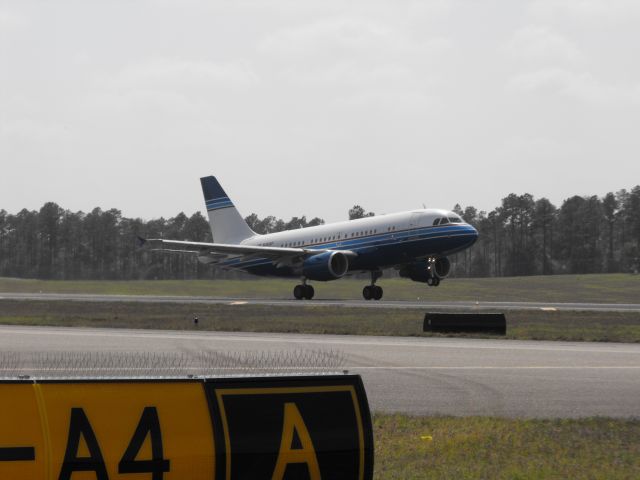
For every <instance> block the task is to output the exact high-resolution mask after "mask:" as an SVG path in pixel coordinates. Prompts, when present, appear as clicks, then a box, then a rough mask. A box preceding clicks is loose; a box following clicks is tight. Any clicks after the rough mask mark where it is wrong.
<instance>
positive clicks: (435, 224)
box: [433, 218, 440, 227]
mask: <svg viewBox="0 0 640 480" xmlns="http://www.w3.org/2000/svg"><path fill="white" fill-rule="evenodd" d="M437 225H440V219H439V218H436V219H435V220H434V221H433V226H434V227H435V226H437Z"/></svg>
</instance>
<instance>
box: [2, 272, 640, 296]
mask: <svg viewBox="0 0 640 480" xmlns="http://www.w3.org/2000/svg"><path fill="white" fill-rule="evenodd" d="M366 283H367V280H366V279H362V280H357V279H344V280H339V281H335V282H326V283H322V282H313V284H314V286H315V289H316V298H319V299H361V298H362V297H361V292H362V287H363V286H364V285H365V284H366ZM295 284H296V281H295V280H274V279H255V280H217V281H203V280H166V281H127V282H117V281H43V280H16V279H6V278H0V292H51V293H54V292H55V293H100V294H120V295H196V296H211V297H234V298H235V297H243V298H291V296H292V293H291V292H292V290H293V286H294V285H295ZM379 284H380V285H381V286H382V287H384V298H385V299H386V300H412V301H415V300H425V301H444V300H469V301H505V302H507V301H531V302H595V303H638V302H640V275H631V274H607V275H601V274H599V275H555V276H546V277H542V276H538V277H514V278H481V279H456V278H450V279H446V280H445V281H444V282H443V283H442V284H441V285H440V286H439V287H437V288H429V287H427V286H426V285H425V284H421V283H415V282H411V281H409V280H405V279H397V278H394V279H385V278H382V279H381V280H380V281H379Z"/></svg>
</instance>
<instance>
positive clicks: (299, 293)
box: [293, 280, 315, 300]
mask: <svg viewBox="0 0 640 480" xmlns="http://www.w3.org/2000/svg"><path fill="white" fill-rule="evenodd" d="M314 294H315V291H314V290H313V287H312V286H311V285H307V282H306V280H302V285H296V286H295V288H294V289H293V296H294V297H296V300H302V299H303V298H304V299H305V300H311V299H312V298H313V295H314Z"/></svg>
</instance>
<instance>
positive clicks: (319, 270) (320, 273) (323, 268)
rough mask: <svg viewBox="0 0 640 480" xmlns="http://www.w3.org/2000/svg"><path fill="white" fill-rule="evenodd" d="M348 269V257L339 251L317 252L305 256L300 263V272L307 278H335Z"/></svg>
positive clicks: (342, 274) (325, 279)
mask: <svg viewBox="0 0 640 480" xmlns="http://www.w3.org/2000/svg"><path fill="white" fill-rule="evenodd" d="M348 270H349V259H348V258H347V256H346V255H345V254H344V253H341V252H324V253H319V254H318V255H314V256H312V257H309V258H307V259H306V260H305V261H304V262H303V264H302V274H303V275H304V276H305V277H306V278H308V279H309V280H318V281H327V280H337V279H338V278H340V277H343V276H344V275H345V274H346V273H347V271H348Z"/></svg>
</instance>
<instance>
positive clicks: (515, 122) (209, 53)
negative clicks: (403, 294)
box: [0, 0, 640, 221]
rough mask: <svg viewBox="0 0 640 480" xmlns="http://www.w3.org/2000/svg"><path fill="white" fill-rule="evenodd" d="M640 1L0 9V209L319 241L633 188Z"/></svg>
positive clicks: (177, 3)
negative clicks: (51, 207) (215, 216)
mask: <svg viewBox="0 0 640 480" xmlns="http://www.w3.org/2000/svg"><path fill="white" fill-rule="evenodd" d="M639 59H640V1H638V0H555V1H552V0H521V1H515V2H514V1H513V0H503V1H476V0H467V1H462V0H434V1H428V0H425V1H405V0H394V1H374V0H364V1H350V0H335V1H333V0H322V1H315V2H314V1H300V0H276V1H265V0H255V1H243V0H229V1H213V0H209V1H204V0H203V1H197V0H164V1H132V0H127V1H115V0H110V1H102V2H97V1H96V2H93V1H87V0H81V1H75V2H74V1H63V0H59V1H56V2H45V1H41V2H30V1H24V0H20V1H11V0H0V167H1V168H0V209H5V210H8V211H9V212H12V213H15V212H17V211H19V210H20V209H22V208H25V207H26V208H29V209H39V208H40V207H41V206H42V204H43V203H44V202H46V201H55V202H57V203H58V204H60V205H61V206H63V207H64V208H68V209H71V210H84V211H88V210H90V209H92V208H93V207H95V206H100V207H102V208H105V209H106V208H118V209H121V210H122V211H123V214H124V215H127V216H140V217H143V218H147V219H149V218H153V217H159V216H165V217H168V216H173V215H175V214H177V213H178V212H180V211H185V212H187V213H193V212H195V211H197V210H203V209H204V207H203V200H202V196H201V191H200V185H199V180H198V179H199V177H201V176H204V175H210V174H213V175H216V176H218V178H219V179H220V181H221V183H222V185H223V187H224V188H225V189H226V191H227V193H228V194H229V195H230V196H231V198H232V199H233V200H234V201H235V203H236V205H237V206H238V207H239V208H240V211H241V213H243V214H244V215H248V214H249V213H251V212H256V213H258V214H259V215H260V216H264V215H269V214H273V215H276V216H279V217H286V218H289V217H291V216H293V215H303V214H304V215H307V216H308V217H314V216H319V217H323V218H325V219H326V220H328V221H335V220H341V219H344V218H345V217H346V212H347V210H348V208H349V207H351V206H352V205H353V204H354V203H359V204H361V205H363V206H364V207H365V208H366V209H368V210H373V211H375V212H378V213H384V212H387V213H390V212H393V211H399V210H407V209H411V208H416V207H420V206H421V205H422V204H423V203H424V204H426V205H427V206H431V207H442V208H451V207H452V206H453V205H454V204H455V203H460V204H462V205H463V206H467V205H474V206H476V207H478V208H480V209H488V210H490V209H492V208H494V207H495V206H497V205H498V204H499V202H500V199H501V198H502V197H503V196H505V195H506V194H508V193H510V192H516V193H525V192H529V193H532V194H534V195H535V196H536V197H541V196H546V197H549V198H550V199H551V200H552V201H553V202H555V203H560V202H561V201H562V200H563V199H564V198H566V197H568V196H570V195H573V194H598V195H602V194H604V193H606V192H608V191H611V190H618V189H620V188H629V187H632V186H633V185H636V184H638V183H640V61H639Z"/></svg>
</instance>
